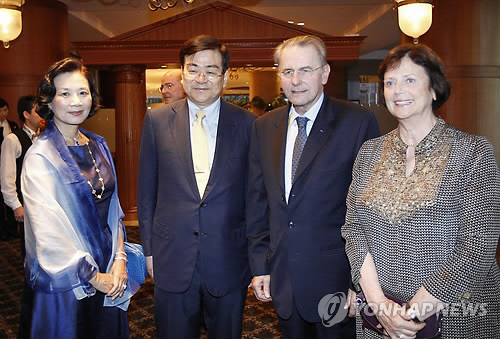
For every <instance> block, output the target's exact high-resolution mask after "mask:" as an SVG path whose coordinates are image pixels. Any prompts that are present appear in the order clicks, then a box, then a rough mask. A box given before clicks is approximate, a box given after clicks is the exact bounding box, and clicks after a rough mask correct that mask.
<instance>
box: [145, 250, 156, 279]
mask: <svg viewBox="0 0 500 339" xmlns="http://www.w3.org/2000/svg"><path fill="white" fill-rule="evenodd" d="M146 268H147V269H148V273H149V276H150V277H151V279H153V281H154V280H155V279H154V274H153V256H152V255H150V256H147V257H146Z"/></svg>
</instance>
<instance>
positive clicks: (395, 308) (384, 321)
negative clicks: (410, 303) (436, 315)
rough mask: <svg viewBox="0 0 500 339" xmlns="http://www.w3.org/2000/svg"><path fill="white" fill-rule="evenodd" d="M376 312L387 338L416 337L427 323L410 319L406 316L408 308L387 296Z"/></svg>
mask: <svg viewBox="0 0 500 339" xmlns="http://www.w3.org/2000/svg"><path fill="white" fill-rule="evenodd" d="M375 314H376V316H377V319H378V321H379V323H380V325H379V327H380V328H381V329H383V330H384V333H385V336H384V337H386V338H391V339H402V338H405V339H407V338H416V335H417V332H418V331H420V330H421V329H422V328H424V327H425V323H417V322H414V321H413V320H409V319H408V318H407V317H406V309H405V308H404V307H403V306H400V305H399V304H398V303H395V302H393V301H392V300H389V299H387V298H385V300H384V302H383V303H381V304H379V305H378V310H377V311H376V313H375ZM405 318H407V319H405Z"/></svg>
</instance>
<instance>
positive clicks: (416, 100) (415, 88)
mask: <svg viewBox="0 0 500 339" xmlns="http://www.w3.org/2000/svg"><path fill="white" fill-rule="evenodd" d="M384 97H385V103H386V106H387V109H388V110H389V112H391V114H392V115H394V116H395V117H396V118H397V119H398V120H400V121H401V120H408V119H414V118H417V119H418V118H419V117H422V116H426V115H427V114H433V111H432V101H433V100H435V99H436V93H435V92H434V90H433V89H431V87H430V80H429V77H428V76H427V73H426V72H425V69H424V68H423V67H422V66H420V65H417V64H415V63H414V62H413V61H412V60H411V59H410V58H409V57H408V56H405V57H404V58H403V59H401V62H400V64H399V65H398V66H397V67H394V68H391V69H389V70H387V71H386V72H385V74H384Z"/></svg>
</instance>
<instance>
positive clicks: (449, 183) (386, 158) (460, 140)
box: [342, 45, 500, 339]
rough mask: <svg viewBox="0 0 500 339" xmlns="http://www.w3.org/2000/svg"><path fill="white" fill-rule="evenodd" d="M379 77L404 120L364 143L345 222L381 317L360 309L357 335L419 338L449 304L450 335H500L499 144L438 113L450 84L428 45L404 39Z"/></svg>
mask: <svg viewBox="0 0 500 339" xmlns="http://www.w3.org/2000/svg"><path fill="white" fill-rule="evenodd" d="M379 77H380V79H381V81H382V84H383V90H384V97H385V104H386V106H387V108H388V109H389V111H390V112H391V114H392V115H394V116H395V117H396V118H397V119H398V122H399V126H398V128H397V129H395V130H393V131H392V132H390V133H388V134H386V135H384V136H382V137H380V138H376V139H372V140H369V141H367V142H366V143H365V144H364V145H363V147H362V148H361V150H360V152H359V154H358V157H357V160H356V163H355V165H354V169H353V181H352V184H351V187H350V190H349V195H348V200H347V206H348V210H347V216H346V223H345V225H344V226H343V228H342V234H343V236H344V238H345V239H346V251H347V255H348V257H349V260H350V263H351V266H352V278H353V282H354V285H355V286H356V287H357V288H358V289H361V290H362V291H363V293H364V296H365V298H366V301H367V302H368V303H369V305H370V306H371V307H372V308H373V311H374V312H375V316H376V320H378V322H379V323H380V325H379V328H378V331H376V330H373V329H370V328H369V326H366V327H363V326H362V321H361V319H360V317H359V316H358V321H357V323H358V327H357V334H358V337H360V338H380V337H382V336H385V337H390V338H415V337H417V338H418V337H419V334H417V333H418V332H419V331H420V330H421V329H422V328H423V327H424V326H426V325H425V324H423V323H420V321H424V320H425V319H427V318H429V317H434V316H435V314H436V313H438V312H441V313H442V331H441V335H442V338H453V339H455V338H472V337H476V338H500V269H499V267H498V264H497V263H496V260H495V250H496V247H497V243H498V239H499V234H500V175H499V170H498V166H497V163H496V161H495V156H494V152H493V149H492V146H491V145H490V144H489V143H488V141H487V140H486V139H485V138H483V137H479V136H475V135H471V134H467V133H465V132H462V131H459V130H457V129H455V128H453V127H452V126H450V125H448V124H447V123H445V122H444V121H443V120H442V119H441V118H439V117H438V116H437V115H436V114H435V110H436V109H438V108H439V107H440V106H441V105H442V104H443V103H444V102H445V101H446V100H447V98H448V96H449V94H450V85H449V83H448V80H447V79H446V76H445V73H444V67H443V65H442V63H441V60H440V59H439V57H438V56H437V55H435V54H434V52H433V51H432V50H430V49H429V48H428V47H426V46H422V45H402V46H398V47H396V48H395V49H393V50H392V51H391V52H390V53H389V55H388V56H387V57H386V58H385V60H384V61H383V63H382V65H381V66H380V69H379ZM388 296H392V297H395V298H398V299H400V300H403V301H405V302H406V304H405V305H403V306H399V305H398V304H396V303H395V302H393V301H392V300H390V298H388Z"/></svg>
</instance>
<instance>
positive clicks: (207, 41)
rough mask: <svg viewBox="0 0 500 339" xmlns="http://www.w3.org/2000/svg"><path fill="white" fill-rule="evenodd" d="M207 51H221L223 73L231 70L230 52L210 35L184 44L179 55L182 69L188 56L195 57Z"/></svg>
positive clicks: (200, 36)
mask: <svg viewBox="0 0 500 339" xmlns="http://www.w3.org/2000/svg"><path fill="white" fill-rule="evenodd" d="M207 49H214V50H217V51H219V53H220V55H221V57H222V73H225V72H226V71H227V69H228V68H229V50H228V49H227V48H226V46H225V45H223V44H222V43H221V42H220V41H219V39H217V38H214V37H213V36H209V35H198V36H195V37H194V38H191V39H189V40H187V41H186V42H184V44H183V45H182V48H181V52H180V54H179V60H180V62H181V68H184V61H185V59H186V56H189V55H193V54H195V53H198V52H201V51H204V50H207Z"/></svg>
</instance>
